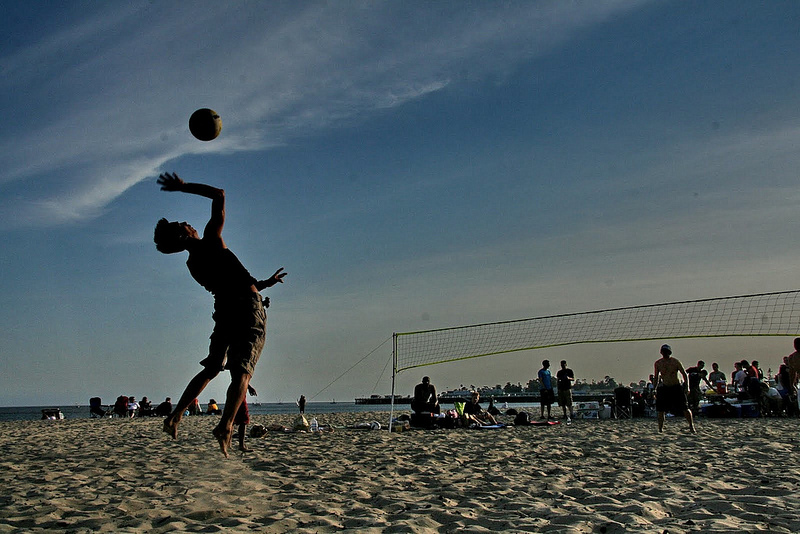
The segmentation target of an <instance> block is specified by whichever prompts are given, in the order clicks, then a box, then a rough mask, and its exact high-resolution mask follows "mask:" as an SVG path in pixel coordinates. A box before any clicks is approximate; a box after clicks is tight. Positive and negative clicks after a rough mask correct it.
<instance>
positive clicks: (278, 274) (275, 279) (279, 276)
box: [267, 267, 286, 287]
mask: <svg viewBox="0 0 800 534" xmlns="http://www.w3.org/2000/svg"><path fill="white" fill-rule="evenodd" d="M284 276H286V273H285V272H283V267H281V268H280V269H278V270H277V271H275V274H273V275H272V276H270V277H269V279H268V280H267V287H272V286H274V285H275V284H278V283H281V284H282V283H283V277H284Z"/></svg>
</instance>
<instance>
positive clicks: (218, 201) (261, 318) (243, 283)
mask: <svg viewBox="0 0 800 534" xmlns="http://www.w3.org/2000/svg"><path fill="white" fill-rule="evenodd" d="M158 184H159V185H161V190H162V191H180V192H183V193H189V194H192V195H198V196H201V197H205V198H208V199H210V200H211V218H210V219H209V220H208V222H207V223H206V226H205V228H204V230H203V236H202V237H200V234H199V233H198V232H197V230H195V229H194V228H193V227H192V226H191V225H189V224H188V223H186V222H169V221H167V220H166V219H161V220H159V221H158V224H157V225H156V229H155V233H154V235H153V240H154V241H155V243H156V248H157V249H158V250H159V252H162V253H164V254H172V253H176V252H183V251H187V252H188V253H189V259H188V260H187V261H186V266H187V267H188V268H189V273H190V274H191V275H192V277H193V278H194V279H195V280H196V281H197V282H198V283H199V284H200V285H201V286H203V288H205V289H206V290H208V291H209V292H211V293H212V294H213V295H214V315H213V316H212V317H213V319H214V330H213V332H212V334H211V343H210V346H209V351H208V356H207V357H206V358H205V359H203V360H202V361H201V362H200V364H201V365H202V366H203V369H202V370H201V371H200V372H199V373H198V374H197V375H195V376H194V378H192V379H191V380H190V381H189V384H188V385H187V386H186V389H185V390H184V392H183V394H182V395H181V398H180V400H179V401H178V404H177V405H176V407H175V410H174V411H173V412H172V414H171V415H170V416H169V417H167V418H166V419H165V420H164V432H166V433H167V434H169V435H170V436H172V438H173V439H175V438H177V437H178V425H179V424H180V422H181V418H182V417H183V412H184V410H186V408H187V407H188V406H189V404H190V403H191V402H192V400H193V399H195V398H197V396H198V395H199V394H200V392H202V391H203V390H204V389H205V387H206V386H207V385H208V383H209V382H211V380H213V379H214V378H215V377H216V376H217V375H218V374H219V373H220V371H222V370H223V369H228V371H230V374H231V383H230V386H229V387H228V391H227V394H226V397H225V409H224V410H223V411H222V417H221V418H220V421H219V424H218V425H217V426H216V427H215V428H214V430H213V431H212V433H213V435H214V437H215V438H216V439H217V441H218V443H219V447H220V450H221V451H222V454H223V455H224V456H226V457H227V456H228V448H229V447H230V443H231V438H232V437H233V418H234V416H235V415H236V412H237V411H238V410H239V405H241V404H242V401H243V400H244V396H245V394H246V393H247V386H248V385H249V384H250V378H251V377H252V376H253V371H254V370H255V366H256V363H257V362H258V359H259V357H260V356H261V351H262V349H263V347H264V339H265V336H266V322H267V312H266V310H265V308H266V307H265V304H267V305H268V303H269V301H268V300H265V301H262V299H261V295H260V294H259V291H261V290H263V289H265V288H268V287H272V286H274V285H275V284H278V283H282V282H283V277H284V276H286V273H284V272H283V268H282V267H281V268H280V269H278V270H277V271H275V273H273V275H272V276H270V277H269V278H267V279H266V280H257V279H255V278H254V277H253V276H251V275H250V273H249V272H248V271H247V269H245V267H244V266H243V265H242V263H241V262H240V261H239V259H238V258H237V257H236V255H235V254H234V253H233V252H232V251H231V250H230V249H229V248H228V247H227V246H226V245H225V241H224V240H223V239H222V228H223V226H224V225H225V191H223V190H222V189H219V188H216V187H212V186H210V185H206V184H199V183H186V182H184V181H183V180H182V179H181V178H180V177H178V175H177V174H175V173H172V174H169V173H165V174H161V175H160V176H159V178H158Z"/></svg>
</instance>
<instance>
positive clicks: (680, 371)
mask: <svg viewBox="0 0 800 534" xmlns="http://www.w3.org/2000/svg"><path fill="white" fill-rule="evenodd" d="M794 349H795V350H794V352H793V353H792V354H790V355H788V356H786V357H784V358H783V361H782V362H781V363H780V366H779V368H778V372H777V373H776V374H775V375H774V376H772V374H771V373H770V376H765V375H764V372H763V370H762V368H761V365H760V362H759V361H757V360H744V359H743V360H741V361H737V362H735V364H734V369H733V371H732V372H731V374H730V379H729V377H728V376H727V375H726V374H725V372H723V371H722V370H720V367H719V364H718V363H717V362H713V363H712V364H711V372H710V373H709V372H708V370H707V369H706V364H705V362H704V361H702V360H699V361H698V362H697V363H696V364H695V365H693V366H691V367H688V368H684V366H683V364H682V363H681V362H680V360H678V359H676V358H674V357H673V356H672V347H670V345H667V344H664V345H662V346H661V348H660V349H659V353H660V358H659V359H658V360H656V362H655V364H654V373H653V374H651V375H650V379H649V381H644V380H642V381H640V382H639V384H638V385H635V384H631V387H630V388H625V387H621V388H617V389H624V390H627V391H628V392H629V394H630V396H631V402H632V405H633V407H634V408H639V415H644V413H645V412H647V411H648V410H649V411H651V412H653V413H654V414H655V416H656V418H657V420H658V430H659V431H663V426H664V420H665V418H666V415H667V414H668V413H671V414H674V415H682V416H683V417H684V418H685V419H686V422H687V424H688V426H689V430H690V431H691V432H694V431H695V426H694V419H695V418H696V417H697V416H698V415H699V414H700V413H701V408H702V407H704V406H705V407H706V408H705V409H704V412H703V413H705V415H707V416H709V417H723V416H733V415H735V414H736V413H739V412H736V411H735V409H734V408H733V406H734V405H738V406H739V407H740V408H741V406H742V404H745V405H746V406H748V407H752V408H753V411H752V412H751V413H750V415H753V416H759V417H765V416H798V415H800V407H798V399H797V382H798V379H800V338H796V339H795V340H794ZM537 379H538V384H539V406H540V413H539V416H540V419H541V420H543V421H549V420H553V419H554V418H553V414H552V405H553V404H554V403H555V402H556V401H557V402H558V405H559V406H560V407H561V411H562V418H563V420H565V421H566V422H568V423H569V422H571V420H572V419H573V418H574V417H575V412H574V407H573V397H572V391H573V386H574V384H575V373H574V372H573V371H572V369H570V368H569V367H568V366H567V362H566V360H562V361H561V368H560V369H559V370H558V372H557V373H556V376H555V380H554V379H553V376H552V372H551V371H550V361H549V360H544V361H542V367H541V369H539V371H538V373H537ZM480 395H481V394H480V391H472V392H470V395H469V400H468V401H467V402H465V403H464V406H463V410H461V409H458V408H459V406H458V404H460V403H456V408H457V412H458V417H459V421H458V423H457V425H456V426H471V425H492V424H497V418H496V416H497V415H499V414H500V411H499V410H498V409H497V408H496V407H495V406H494V399H490V403H489V408H488V409H486V410H484V409H483V408H481V406H480ZM613 402H614V401H613V400H612V401H611V403H612V404H613ZM411 409H412V411H413V412H414V414H415V415H417V416H419V415H425V414H431V415H433V414H440V413H441V407H440V406H439V399H438V396H437V394H436V388H435V387H434V385H433V384H432V383H431V380H430V377H427V376H426V377H423V379H422V382H421V383H420V384H418V385H417V386H416V387H415V388H414V396H413V398H412V401H411ZM510 411H513V409H512V410H510ZM507 413H508V412H507ZM634 413H635V412H634ZM421 420H423V421H424V420H425V419H424V418H423V419H421Z"/></svg>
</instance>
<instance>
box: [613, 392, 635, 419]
mask: <svg viewBox="0 0 800 534" xmlns="http://www.w3.org/2000/svg"><path fill="white" fill-rule="evenodd" d="M632 417H633V392H632V391H631V388H626V387H624V386H620V387H618V388H616V389H615V390H614V419H631V418H632Z"/></svg>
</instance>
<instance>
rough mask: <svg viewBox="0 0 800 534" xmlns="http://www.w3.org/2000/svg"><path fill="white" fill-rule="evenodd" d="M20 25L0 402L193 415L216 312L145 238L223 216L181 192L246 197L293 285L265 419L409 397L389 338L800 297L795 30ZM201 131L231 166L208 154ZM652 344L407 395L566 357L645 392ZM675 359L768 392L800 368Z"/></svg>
mask: <svg viewBox="0 0 800 534" xmlns="http://www.w3.org/2000/svg"><path fill="white" fill-rule="evenodd" d="M0 14H1V15H2V17H0V20H1V21H2V22H0V24H1V25H2V34H3V36H4V46H3V48H2V53H1V54H0V71H1V72H2V77H0V84H2V91H1V93H2V95H3V96H2V99H3V110H4V114H3V115H4V118H5V124H4V128H3V129H2V130H1V131H0V154H1V156H0V157H1V158H2V165H0V215H1V216H2V221H3V223H4V224H3V227H2V230H1V231H0V244H1V245H2V249H1V250H2V252H0V266H1V267H0V269H1V272H2V277H0V303H2V306H0V331H1V332H2V336H3V343H2V345H3V346H2V351H0V362H2V369H3V372H2V373H0V405H25V404H55V403H76V402H80V403H85V402H87V401H88V398H89V397H91V396H95V395H97V396H101V397H102V398H103V399H104V401H107V402H110V401H111V400H113V398H114V397H116V396H117V395H120V394H128V395H131V394H133V395H136V396H137V397H141V396H143V395H147V396H148V397H150V398H152V399H155V400H160V399H162V398H163V397H165V396H167V395H169V396H172V397H173V398H174V397H177V396H178V395H179V394H180V392H181V391H182V389H183V386H184V385H185V384H186V382H187V381H188V380H189V378H190V377H191V376H192V375H193V374H194V373H195V372H196V371H197V370H198V369H199V367H198V364H197V362H198V361H199V360H200V359H202V358H203V357H204V356H205V353H206V349H207V342H208V335H209V333H210V330H211V327H212V322H211V317H210V314H211V307H212V298H211V296H210V295H209V294H207V293H205V292H204V291H203V290H202V289H201V288H200V286H198V285H197V284H196V283H195V282H194V281H193V280H192V279H191V277H190V276H189V274H188V272H187V270H186V267H185V265H184V262H185V255H169V256H166V255H162V254H160V253H158V252H157V251H156V250H155V248H154V246H153V243H152V231H153V226H154V224H155V222H156V221H157V220H158V219H159V218H160V217H167V218H169V219H171V220H186V221H189V222H191V223H192V224H194V225H195V226H198V227H202V225H203V224H204V223H205V221H206V220H207V217H208V214H209V205H208V201H206V200H205V199H201V198H197V197H191V196H188V195H181V194H177V193H172V194H167V193H163V192H160V191H159V189H158V187H157V186H156V184H155V179H156V177H157V175H158V174H159V173H160V172H165V171H175V172H177V173H178V174H179V175H181V176H182V177H183V178H184V179H186V180H188V181H199V182H206V183H211V184H213V185H217V186H219V187H222V188H224V189H225V190H226V193H227V213H228V219H227V223H226V227H225V238H226V242H227V243H228V245H229V246H230V248H232V249H233V250H234V251H235V252H236V253H237V255H238V256H239V257H240V258H241V259H242V260H243V262H244V263H245V265H246V266H247V267H248V268H249V269H250V271H251V273H253V274H254V275H255V276H260V277H265V276H268V275H269V274H271V273H272V272H273V271H274V270H275V269H276V268H278V267H281V266H283V267H285V268H286V270H287V271H288V273H289V275H288V277H287V279H286V283H285V284H283V285H280V286H277V287H275V288H272V289H270V290H267V291H266V294H267V295H268V296H270V298H271V299H272V302H273V306H272V307H271V308H270V311H269V319H268V334H267V346H266V349H265V352H264V354H263V356H262V360H261V362H260V363H259V366H258V368H257V371H256V374H255V376H254V378H253V384H254V385H255V386H256V388H257V389H258V390H259V392H260V398H261V400H262V401H277V400H283V401H290V400H291V399H294V398H296V397H297V396H299V395H300V394H301V393H304V394H305V395H306V396H307V397H310V398H311V399H312V400H319V401H325V400H329V399H332V398H333V399H336V400H350V399H352V398H353V397H354V396H357V395H369V394H372V393H378V394H384V393H388V392H389V388H390V374H389V371H388V367H387V362H388V361H389V359H390V357H391V349H390V344H388V343H387V344H383V342H384V341H386V340H387V339H389V338H390V336H391V334H392V332H404V331H410V330H417V329H425V328H440V327H447V326H458V325H463V324H472V323H482V322H490V321H495V320H509V319H518V318H524V317H536V316H540V315H552V314H559V313H570V312H580V311H586V310H597V309H604V308H611V307H619V306H628V305H638V304H650V303H656V302H668V301H673V300H686V299H695V298H709V297H717V296H727V295H741V294H748V293H759V292H767V291H781V290H787V289H795V288H797V287H798V282H797V270H796V268H795V266H796V265H799V264H800V252H798V251H797V247H795V246H794V239H793V238H794V236H795V234H796V231H795V230H796V225H797V220H796V211H797V210H796V205H797V203H798V200H800V191H798V188H797V187H796V184H797V176H798V172H797V169H798V168H800V165H798V163H800V150H798V148H800V106H798V100H800V97H798V95H799V94H800V90H799V89H800V66H798V63H797V57H798V53H800V32H798V31H797V28H798V27H800V4H798V3H796V2H769V3H765V4H754V3H752V2H747V1H742V2H734V1H725V2H721V1H720V2H693V3H686V2H646V1H637V2H625V1H616V2H615V1H608V2H560V1H554V2H502V3H501V2H435V3H425V2H333V3H316V2H306V3H296V2H272V3H259V2H229V3H218V2H209V3H202V2H192V3H177V4H174V3H173V4H168V3H150V2H128V3H122V2H118V3H96V2H69V3H63V2H35V3H12V5H4V6H3V7H1V8H0ZM200 107H211V108H213V109H215V110H216V111H217V112H219V114H220V115H221V116H222V120H223V131H222V135H221V136H220V137H219V138H218V139H216V140H214V141H212V142H208V143H203V142H200V141H197V140H195V139H194V138H192V137H191V135H190V134H189V132H188V128H187V123H188V118H189V115H191V113H192V111H194V110H195V109H197V108H200ZM382 344H383V345H382ZM658 345H659V344H657V343H625V344H607V345H591V346H581V347H567V348H561V349H553V350H547V351H535V352H529V353H525V354H518V355H513V356H503V357H496V358H482V359H477V360H474V361H470V362H466V363H460V364H445V365H440V366H434V367H431V368H427V369H425V370H424V371H419V370H410V371H406V372H404V373H401V375H400V376H399V377H398V391H399V392H408V391H410V390H411V388H412V387H413V384H415V383H416V382H417V381H418V380H419V378H420V376H421V375H422V374H429V375H431V377H432V379H433V382H434V383H435V384H437V385H438V386H439V388H440V389H443V388H453V387H457V386H459V385H460V384H465V385H469V384H475V385H483V384H489V385H493V384H496V383H505V382H506V381H513V382H516V381H523V382H524V381H526V380H527V379H529V378H532V377H534V376H535V374H536V370H537V369H538V368H539V367H540V365H539V364H540V362H541V360H542V359H543V358H549V359H550V360H553V361H557V360H560V359H562V358H566V359H567V360H568V361H569V362H570V365H571V367H573V368H574V369H575V371H576V374H577V375H578V376H579V377H584V378H588V379H591V378H602V377H603V376H604V375H611V376H614V377H617V378H618V379H619V380H621V381H624V382H628V381H633V380H639V379H640V378H645V377H646V376H647V375H648V374H649V373H650V372H652V362H653V361H654V360H655V359H656V357H657V347H658ZM376 347H380V348H378V350H376V351H375V352H374V353H372V351H373V350H374V349H375V348H376ZM673 347H674V349H675V351H676V353H675V355H676V356H677V357H678V358H679V359H681V360H682V361H684V363H685V364H687V365H688V364H689V363H693V362H694V361H695V360H696V359H699V358H703V359H705V360H706V361H707V362H709V361H719V362H720V364H721V366H722V368H723V370H726V371H730V369H731V368H732V363H733V361H734V360H738V359H741V358H748V359H753V358H755V359H759V360H760V361H762V365H763V367H764V369H765V370H766V369H767V368H768V367H772V368H773V370H774V369H775V368H777V364H778V363H779V361H780V359H781V357H782V356H783V355H785V354H787V353H788V352H790V349H791V340H790V339H786V338H775V339H755V340H751V339H744V340H743V339H736V340H725V339H722V340H695V341H676V342H674V343H673ZM370 353H372V354H371V355H370V356H369V357H367V358H366V359H365V360H364V361H362V362H361V363H358V362H359V360H361V359H362V358H364V357H365V356H367V355H368V354H370ZM351 366H355V367H354V369H353V370H352V371H351V372H349V373H345V374H344V376H343V377H342V378H341V379H339V380H338V381H336V382H334V383H333V384H332V385H329V384H330V383H331V382H332V381H333V380H334V379H335V378H337V377H339V376H340V375H342V374H343V373H344V372H345V371H346V370H347V369H349V368H350V367H351ZM418 371H419V372H418ZM226 382H227V378H226V377H222V376H221V377H219V378H218V379H217V380H216V381H215V383H213V384H212V385H211V386H210V387H209V389H208V390H207V391H206V392H204V394H203V395H202V397H201V401H203V402H205V400H206V397H217V398H219V397H223V396H224V395H223V391H224V388H225V386H226Z"/></svg>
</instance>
